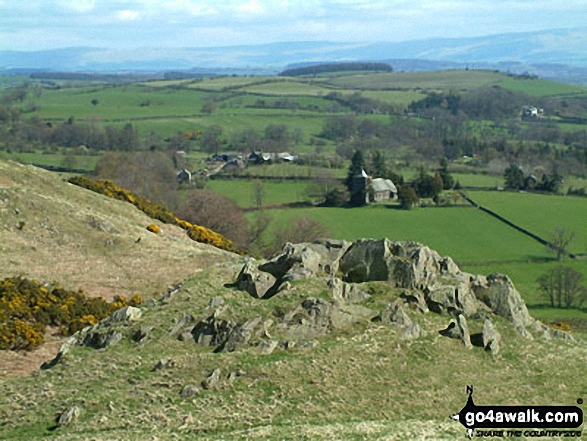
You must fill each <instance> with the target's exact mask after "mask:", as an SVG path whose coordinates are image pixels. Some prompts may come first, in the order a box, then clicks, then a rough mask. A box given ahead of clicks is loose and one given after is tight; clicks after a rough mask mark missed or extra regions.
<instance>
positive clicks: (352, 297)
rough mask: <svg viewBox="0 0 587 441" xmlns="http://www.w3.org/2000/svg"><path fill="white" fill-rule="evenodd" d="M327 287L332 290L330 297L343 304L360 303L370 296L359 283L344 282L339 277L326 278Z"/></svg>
mask: <svg viewBox="0 0 587 441" xmlns="http://www.w3.org/2000/svg"><path fill="white" fill-rule="evenodd" d="M328 287H329V288H330V289H331V290H332V297H333V298H334V300H335V301H336V302H339V303H343V304H352V303H360V302H362V301H364V300H367V299H368V298H369V297H371V296H370V295H369V294H368V293H366V292H365V291H364V290H363V289H361V288H362V286H361V285H359V284H356V283H346V282H343V281H342V280H340V279H339V278H336V277H332V278H330V279H329V280H328Z"/></svg>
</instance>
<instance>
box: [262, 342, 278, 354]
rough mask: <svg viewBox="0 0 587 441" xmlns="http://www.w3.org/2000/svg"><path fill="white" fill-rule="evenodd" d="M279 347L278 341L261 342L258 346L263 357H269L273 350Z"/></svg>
mask: <svg viewBox="0 0 587 441" xmlns="http://www.w3.org/2000/svg"><path fill="white" fill-rule="evenodd" d="M278 345H279V341H277V340H263V341H262V342H261V344H260V345H259V347H260V349H261V354H263V355H270V354H272V353H273V351H274V350H275V348H277V346H278Z"/></svg>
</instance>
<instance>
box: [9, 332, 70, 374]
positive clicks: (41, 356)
mask: <svg viewBox="0 0 587 441" xmlns="http://www.w3.org/2000/svg"><path fill="white" fill-rule="evenodd" d="M63 340H64V337H63V336H62V335H61V333H60V332H59V330H58V329H57V328H50V329H47V333H46V334H45V341H46V343H45V344H43V345H41V346H39V347H38V348H36V349H34V350H33V351H0V381H2V380H5V379H7V378H14V377H19V376H23V375H28V374H30V373H31V372H34V371H36V370H38V369H39V368H40V367H41V365H42V364H43V363H44V362H46V361H49V360H52V359H53V358H54V357H55V356H56V355H57V353H58V352H59V348H60V347H61V343H62V342H63Z"/></svg>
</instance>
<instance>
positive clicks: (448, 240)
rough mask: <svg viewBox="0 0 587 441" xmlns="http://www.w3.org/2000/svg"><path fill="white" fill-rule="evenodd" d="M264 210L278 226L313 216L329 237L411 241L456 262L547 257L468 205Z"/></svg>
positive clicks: (535, 245)
mask: <svg viewBox="0 0 587 441" xmlns="http://www.w3.org/2000/svg"><path fill="white" fill-rule="evenodd" d="M270 213H271V215H272V216H273V217H274V219H275V222H276V223H278V224H284V223H287V222H289V220H290V219H291V218H293V217H296V216H306V217H310V218H313V219H316V220H317V221H320V222H321V223H323V224H324V225H326V226H327V227H328V228H329V229H330V233H331V235H332V237H335V238H340V239H346V240H354V239H358V238H383V237H387V238H389V239H391V240H415V241H417V242H421V243H424V244H426V245H428V246H430V247H431V248H433V249H435V250H437V251H438V252H439V253H441V254H443V255H448V256H451V257H452V258H453V259H455V260H456V261H458V262H460V263H461V264H469V263H481V262H493V261H502V262H509V261H528V260H531V259H547V258H549V257H551V256H550V255H549V254H548V251H547V250H546V249H545V248H544V247H543V246H542V245H540V244H539V243H538V242H535V241H534V240H532V239H530V238H529V237H527V236H524V235H523V234H520V233H518V232H517V231H515V230H514V229H512V228H510V227H508V226H506V225H505V224H503V223H501V222H499V221H498V220H496V219H494V218H492V217H490V216H488V215H486V214H484V213H483V212H481V211H479V210H476V209H474V208H472V207H471V208H469V207H459V208H418V209H414V210H409V211H406V210H399V209H395V208H388V207H387V206H385V205H375V206H369V207H364V208H300V209H289V210H271V211H270ZM496 238H499V240H497V239H496Z"/></svg>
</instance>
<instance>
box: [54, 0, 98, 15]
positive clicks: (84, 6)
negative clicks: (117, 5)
mask: <svg viewBox="0 0 587 441" xmlns="http://www.w3.org/2000/svg"><path fill="white" fill-rule="evenodd" d="M61 7H62V8H64V9H69V10H72V11H74V12H78V13H80V14H84V13H87V12H90V11H92V10H94V8H95V7H96V2H95V1H94V0H76V1H62V2H61Z"/></svg>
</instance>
